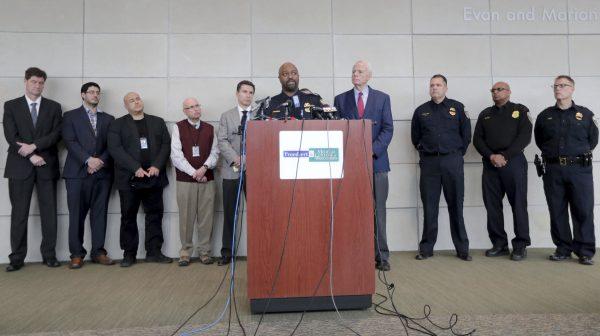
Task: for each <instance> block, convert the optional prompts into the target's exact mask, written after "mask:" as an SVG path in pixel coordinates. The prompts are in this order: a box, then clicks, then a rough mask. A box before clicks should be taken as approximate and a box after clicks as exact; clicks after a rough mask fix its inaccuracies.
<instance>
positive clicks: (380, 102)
mask: <svg viewBox="0 0 600 336" xmlns="http://www.w3.org/2000/svg"><path fill="white" fill-rule="evenodd" d="M333 104H334V106H335V107H336V109H337V110H338V111H339V113H340V116H341V117H342V118H345V119H360V118H359V117H358V107H357V106H356V101H355V100H354V89H351V90H349V91H346V92H344V93H340V94H339V95H337V96H335V99H334V102H333ZM363 119H370V120H372V122H373V124H372V135H373V171H374V172H376V173H379V172H388V171H390V160H389V158H388V152H387V148H388V146H389V144H390V142H391V141H392V135H393V134H394V121H393V119H392V109H391V105H390V96H388V95H387V94H385V93H383V92H381V91H378V90H374V89H373V88H371V87H370V86H369V96H368V97H367V105H366V106H365V114H364V115H363Z"/></svg>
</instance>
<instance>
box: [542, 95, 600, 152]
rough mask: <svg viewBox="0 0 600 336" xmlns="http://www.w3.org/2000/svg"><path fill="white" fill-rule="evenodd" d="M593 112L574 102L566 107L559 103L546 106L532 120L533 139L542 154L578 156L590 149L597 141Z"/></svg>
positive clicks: (596, 128)
mask: <svg viewBox="0 0 600 336" xmlns="http://www.w3.org/2000/svg"><path fill="white" fill-rule="evenodd" d="M593 118H594V113H592V111H590V110H588V109H587V108H585V107H583V106H579V105H575V102H573V104H572V105H571V107H569V108H568V109H566V110H561V109H560V108H559V107H558V105H554V106H550V107H548V108H546V109H545V110H544V111H542V113H540V115H538V117H537V119H536V120H535V130H534V133H535V143H536V144H537V146H538V147H539V148H540V150H541V151H542V156H544V157H548V158H555V157H558V156H578V155H581V154H585V153H587V152H590V151H591V150H593V149H594V148H595V147H596V145H597V144H598V127H597V126H596V123H595V122H594V119H593Z"/></svg>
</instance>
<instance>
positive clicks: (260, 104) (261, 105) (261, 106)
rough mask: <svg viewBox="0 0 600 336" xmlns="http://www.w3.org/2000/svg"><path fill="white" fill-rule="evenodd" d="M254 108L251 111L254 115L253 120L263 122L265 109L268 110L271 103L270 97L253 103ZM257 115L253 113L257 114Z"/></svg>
mask: <svg viewBox="0 0 600 336" xmlns="http://www.w3.org/2000/svg"><path fill="white" fill-rule="evenodd" d="M254 103H255V104H256V106H255V107H254V108H253V109H252V113H253V114H255V117H254V119H256V120H265V119H266V117H265V109H267V108H269V104H270V103H271V96H267V97H265V98H263V99H259V100H257V101H255V102H254ZM257 111H258V113H255V112H257Z"/></svg>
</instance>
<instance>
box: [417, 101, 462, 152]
mask: <svg viewBox="0 0 600 336" xmlns="http://www.w3.org/2000/svg"><path fill="white" fill-rule="evenodd" d="M411 139H412V143H413V145H414V146H415V148H416V149H417V150H418V151H419V152H424V153H439V154H449V153H454V152H461V153H462V155H464V154H465V153H466V152H467V147H469V143H470V142H471V123H470V121H469V118H468V117H467V115H466V114H465V107H464V105H463V104H462V103H460V102H458V101H456V100H453V99H449V98H444V100H443V101H442V102H441V103H439V104H436V103H435V102H434V101H433V100H430V101H428V102H426V103H424V104H423V105H421V106H419V107H417V109H416V110H415V113H414V114H413V118H412V122H411Z"/></svg>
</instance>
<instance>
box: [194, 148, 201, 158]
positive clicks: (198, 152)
mask: <svg viewBox="0 0 600 336" xmlns="http://www.w3.org/2000/svg"><path fill="white" fill-rule="evenodd" d="M192 156H193V157H198V156H200V146H193V147H192Z"/></svg>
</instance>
